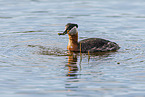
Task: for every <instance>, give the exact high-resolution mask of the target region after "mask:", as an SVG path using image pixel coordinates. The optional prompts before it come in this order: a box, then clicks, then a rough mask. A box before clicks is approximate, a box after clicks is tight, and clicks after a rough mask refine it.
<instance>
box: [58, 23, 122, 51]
mask: <svg viewBox="0 0 145 97" xmlns="http://www.w3.org/2000/svg"><path fill="white" fill-rule="evenodd" d="M77 28H78V25H77V24H73V23H68V24H67V25H66V26H65V31H64V32H63V33H58V35H65V34H68V36H69V42H68V46H67V49H68V50H69V51H76V52H79V51H81V52H83V53H86V52H92V53H93V52H106V51H116V50H118V49H119V48H120V47H119V46H118V44H116V43H115V42H111V41H109V40H105V39H101V38H88V39H85V40H81V41H80V42H78V31H77Z"/></svg>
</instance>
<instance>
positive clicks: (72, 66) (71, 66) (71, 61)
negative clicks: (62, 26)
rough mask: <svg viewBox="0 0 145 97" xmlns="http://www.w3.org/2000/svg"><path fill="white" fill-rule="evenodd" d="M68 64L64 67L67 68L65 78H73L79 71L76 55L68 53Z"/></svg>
mask: <svg viewBox="0 0 145 97" xmlns="http://www.w3.org/2000/svg"><path fill="white" fill-rule="evenodd" d="M68 55H69V56H68V63H67V64H66V66H68V70H69V71H68V74H67V76H70V77H74V76H77V75H78V70H79V69H80V64H79V66H78V65H77V53H74V52H68Z"/></svg>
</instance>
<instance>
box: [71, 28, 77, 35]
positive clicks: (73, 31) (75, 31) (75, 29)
mask: <svg viewBox="0 0 145 97" xmlns="http://www.w3.org/2000/svg"><path fill="white" fill-rule="evenodd" d="M76 33H78V31H77V28H76V26H75V27H73V28H72V29H71V30H70V31H69V34H71V35H73V34H76Z"/></svg>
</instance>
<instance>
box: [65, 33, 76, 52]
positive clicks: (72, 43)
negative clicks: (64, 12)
mask: <svg viewBox="0 0 145 97" xmlns="http://www.w3.org/2000/svg"><path fill="white" fill-rule="evenodd" d="M68 36H69V42H68V46H67V49H68V50H70V51H78V33H77V34H75V35H68Z"/></svg>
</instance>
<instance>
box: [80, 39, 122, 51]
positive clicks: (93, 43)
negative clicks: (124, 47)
mask: <svg viewBox="0 0 145 97" xmlns="http://www.w3.org/2000/svg"><path fill="white" fill-rule="evenodd" d="M80 45H81V52H88V51H89V52H105V51H115V50H118V49H119V48H120V47H119V46H118V45H117V44H116V43H114V42H111V41H109V40H105V39H101V38H88V39H85V40H81V41H80V42H79V48H80Z"/></svg>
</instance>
